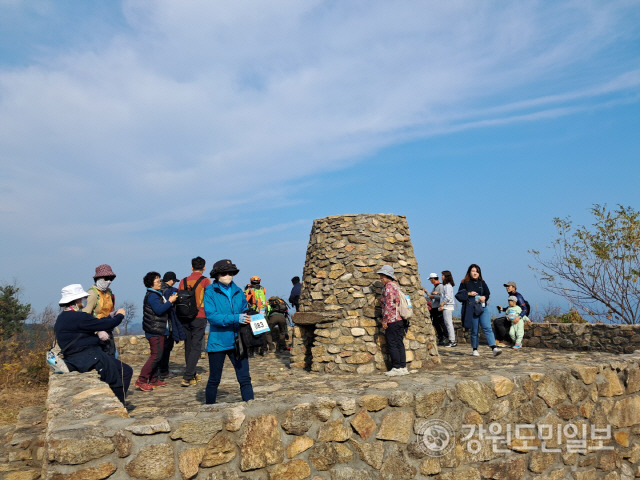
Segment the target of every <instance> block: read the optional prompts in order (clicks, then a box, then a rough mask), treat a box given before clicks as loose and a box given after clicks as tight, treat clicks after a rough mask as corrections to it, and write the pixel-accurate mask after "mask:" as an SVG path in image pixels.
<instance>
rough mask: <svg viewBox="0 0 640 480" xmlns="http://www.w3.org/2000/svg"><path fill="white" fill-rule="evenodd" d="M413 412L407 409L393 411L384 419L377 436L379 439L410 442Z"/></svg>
mask: <svg viewBox="0 0 640 480" xmlns="http://www.w3.org/2000/svg"><path fill="white" fill-rule="evenodd" d="M412 425H413V414H412V413H411V412H407V411H397V412H391V413H389V414H387V415H385V417H384V418H383V419H382V423H381V424H380V430H378V434H377V435H376V438H377V439H378V440H391V441H394V442H399V443H408V442H409V438H410V437H411V427H412Z"/></svg>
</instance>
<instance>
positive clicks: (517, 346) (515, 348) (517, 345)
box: [511, 343, 522, 350]
mask: <svg viewBox="0 0 640 480" xmlns="http://www.w3.org/2000/svg"><path fill="white" fill-rule="evenodd" d="M511 348H513V349H514V350H517V349H518V348H522V345H520V344H519V343H516V344H515V345H514V346H513V347H511Z"/></svg>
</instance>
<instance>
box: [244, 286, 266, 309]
mask: <svg viewBox="0 0 640 480" xmlns="http://www.w3.org/2000/svg"><path fill="white" fill-rule="evenodd" d="M244 294H245V296H246V297H247V306H248V308H249V311H250V312H253V313H260V311H261V310H262V309H263V308H265V307H266V299H265V298H264V297H265V295H264V289H263V288H262V287H261V286H258V288H254V287H253V286H252V285H251V284H249V285H247V286H246V287H245V291H244Z"/></svg>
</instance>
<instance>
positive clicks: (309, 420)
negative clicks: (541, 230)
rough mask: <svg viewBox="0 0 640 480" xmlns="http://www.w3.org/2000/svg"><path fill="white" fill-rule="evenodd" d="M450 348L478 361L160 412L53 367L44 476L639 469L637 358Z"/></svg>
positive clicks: (604, 474)
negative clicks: (508, 359) (440, 440)
mask: <svg viewBox="0 0 640 480" xmlns="http://www.w3.org/2000/svg"><path fill="white" fill-rule="evenodd" d="M447 355H449V357H446V356H445V357H444V358H445V362H443V363H444V364H443V365H442V366H440V367H439V369H444V368H446V363H447V362H453V361H454V360H455V361H457V360H459V359H460V358H464V361H463V362H462V363H458V364H457V368H458V369H461V368H463V366H464V365H483V369H482V370H481V371H474V370H473V368H468V369H466V371H460V372H457V374H456V375H455V376H454V375H451V376H450V377H447V376H446V375H443V374H442V372H439V376H438V377H437V378H434V377H433V375H431V376H430V375H429V374H426V373H420V374H416V375H412V376H410V377H403V378H401V379H398V380H396V379H386V378H385V377H384V376H383V375H381V374H380V373H376V374H373V375H369V376H362V377H360V378H359V381H367V382H370V385H371V386H370V387H369V388H368V390H367V392H366V394H360V393H356V394H353V395H345V394H344V393H341V394H340V395H331V394H328V393H327V394H326V395H324V396H306V397H305V396H295V395H292V396H290V397H289V398H287V399H286V401H279V402H274V401H272V400H270V399H269V398H268V397H267V398H258V399H257V400H254V401H252V402H249V403H246V404H245V403H238V404H219V405H214V406H205V405H202V406H201V407H200V408H197V409H193V410H190V411H172V410H171V409H167V412H166V414H165V415H156V416H153V417H145V416H144V415H142V416H141V417H136V415H135V414H136V412H135V411H134V412H132V413H131V416H130V414H129V413H128V412H127V410H125V409H124V408H122V406H121V405H120V404H119V403H118V402H117V400H116V399H115V397H114V396H113V395H111V392H110V390H109V389H108V388H107V387H106V386H105V385H104V383H102V382H100V381H99V380H98V377H97V375H96V374H95V373H91V372H90V373H85V374H77V373H72V374H68V375H54V376H52V377H51V380H50V386H49V397H48V405H47V407H48V418H47V422H48V424H47V434H46V441H45V453H44V458H45V463H44V470H43V475H42V478H46V479H56V480H58V479H59V480H62V479H104V478H114V479H121V478H122V479H124V478H138V479H192V478H196V479H208V480H214V479H264V480H267V479H270V480H284V479H300V480H302V479H314V480H319V479H327V480H328V479H332V480H339V479H345V480H346V479H354V478H355V479H381V480H382V479H412V478H435V479H440V480H453V479H474V480H480V479H534V478H540V479H543V478H544V479H558V480H560V479H574V480H587V479H607V480H614V479H618V480H621V479H631V478H634V477H640V356H638V355H619V356H615V355H610V356H606V355H603V354H601V355H600V356H598V357H597V358H595V359H594V360H593V361H589V356H588V355H586V354H578V355H581V356H579V357H575V355H576V354H573V355H574V357H571V356H570V354H567V355H566V357H563V358H567V359H568V361H567V364H566V365H562V364H561V363H560V362H557V361H556V362H553V364H551V365H548V366H546V367H541V365H542V363H536V364H531V365H530V369H529V371H528V372H527V368H526V367H525V368H524V370H518V371H514V372H511V373H507V371H508V365H506V366H504V367H502V368H496V369H495V370H496V371H497V372H496V371H491V369H489V368H487V366H488V365H492V363H490V362H495V360H493V359H492V357H491V356H490V355H488V356H486V357H485V358H481V359H475V358H473V357H469V356H468V355H467V356H466V357H459V355H457V354H456V353H455V352H451V353H450V352H447ZM510 355H511V354H510ZM513 355H517V354H515V353H514V354H513ZM564 355H565V354H561V353H558V354H556V357H555V358H561V357H562V356H564ZM467 358H468V360H467ZM513 358H518V357H513ZM520 358H521V357H520ZM576 358H579V359H581V360H582V361H580V362H578V361H576ZM479 361H484V362H485V363H483V364H478V363H475V362H479ZM464 362H469V363H464ZM548 363H552V362H548ZM451 365H452V366H455V365H454V364H453V363H452V364H451ZM495 365H496V366H498V365H499V364H497V363H495ZM505 369H506V370H505ZM452 373H453V372H452ZM313 375H318V374H313ZM353 378H354V379H356V378H358V377H356V376H353ZM427 421H437V422H446V423H447V424H448V425H450V427H451V428H452V432H453V442H452V447H453V448H451V450H450V451H449V452H448V453H446V454H445V455H443V456H441V457H438V456H431V455H429V454H427V452H428V450H426V451H425V450H424V446H425V445H426V443H425V442H426V441H425V440H424V439H425V436H424V435H421V432H423V431H424V428H425V425H426V424H425V422H427ZM532 425H533V427H532ZM516 426H519V427H521V431H520V432H519V435H517V434H516V433H515V427H516ZM540 426H546V427H547V428H546V429H542V430H540ZM471 427H473V429H474V431H475V433H474V434H472V435H469V432H470V429H471ZM481 428H482V429H484V437H482V436H481V434H480V431H481V430H480V429H481ZM508 428H511V429H512V435H511V438H509V439H507V437H506V435H505V432H507V430H508ZM583 428H584V430H583ZM609 428H610V430H608V429H609ZM594 429H595V430H594ZM498 430H500V432H498ZM554 432H563V433H562V434H564V435H566V436H567V437H571V438H572V442H568V441H567V440H566V438H565V439H564V440H562V437H558V436H557V435H556V434H555V433H554ZM594 432H595V433H597V435H596V434H595V433H594ZM500 433H501V434H502V435H500ZM562 434H561V435H562ZM467 437H468V438H467ZM491 437H494V438H491ZM498 437H503V438H498ZM598 437H599V438H598ZM561 440H562V441H561ZM34 478H35V477H34Z"/></svg>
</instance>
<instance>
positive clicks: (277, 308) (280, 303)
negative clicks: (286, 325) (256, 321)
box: [267, 296, 289, 313]
mask: <svg viewBox="0 0 640 480" xmlns="http://www.w3.org/2000/svg"><path fill="white" fill-rule="evenodd" d="M267 303H268V304H269V307H270V312H274V313H288V312H289V305H287V302H285V301H284V300H283V299H282V298H280V297H275V296H274V297H269V300H267Z"/></svg>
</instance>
